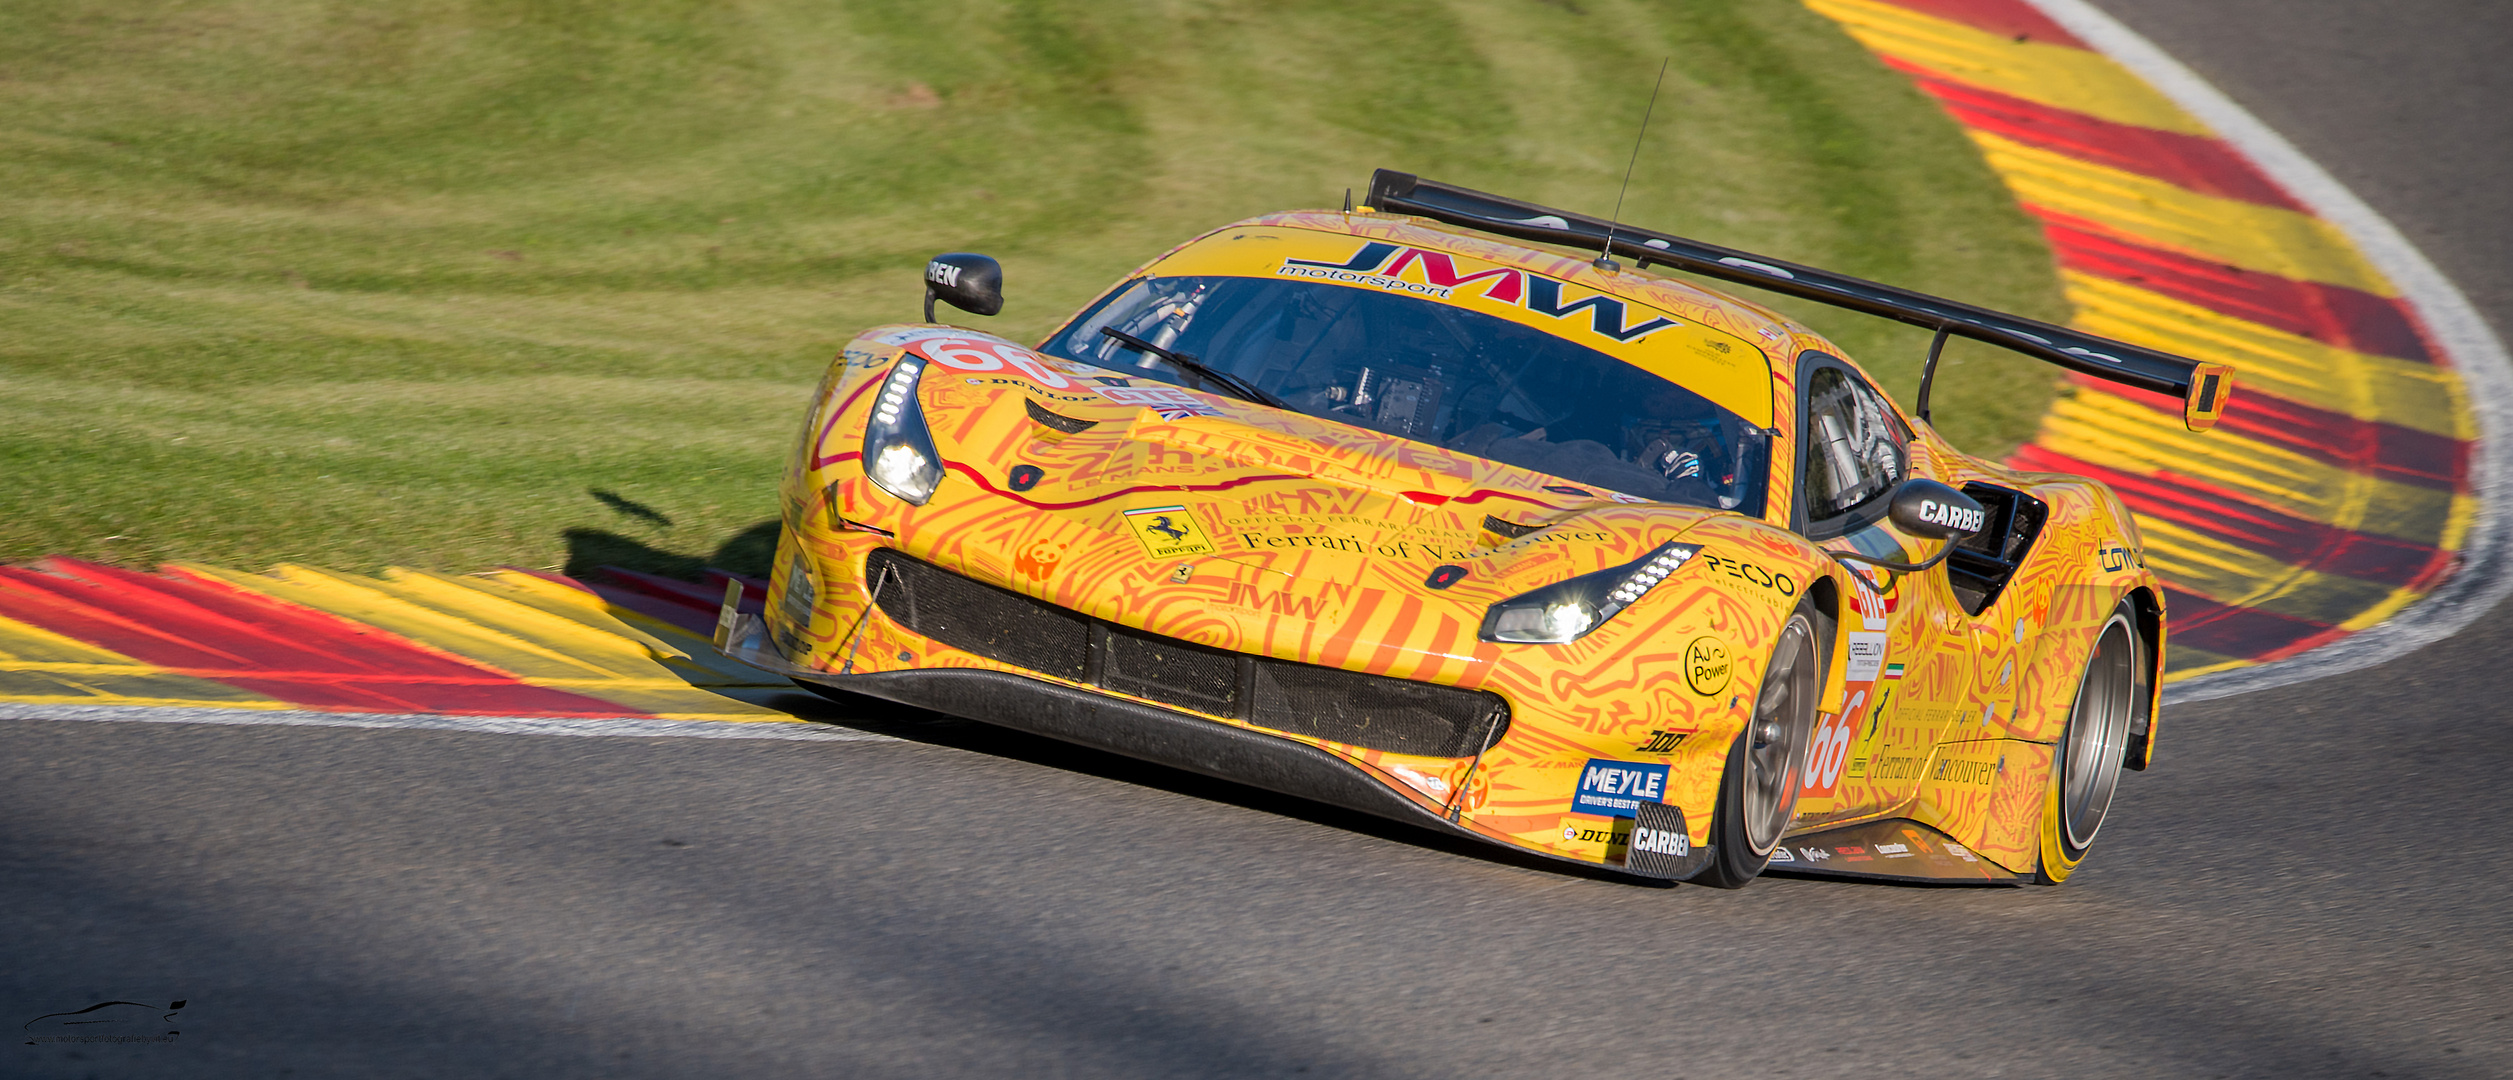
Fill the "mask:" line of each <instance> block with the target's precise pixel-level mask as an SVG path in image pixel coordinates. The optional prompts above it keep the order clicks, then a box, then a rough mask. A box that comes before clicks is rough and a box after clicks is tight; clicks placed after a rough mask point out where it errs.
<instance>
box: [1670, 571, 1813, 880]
mask: <svg viewBox="0 0 2513 1080" xmlns="http://www.w3.org/2000/svg"><path fill="white" fill-rule="evenodd" d="M1817 624H1818V617H1817V614H1816V611H1815V608H1814V605H1812V604H1809V603H1805V602H1803V601H1801V602H1800V603H1799V604H1798V607H1797V610H1796V611H1794V612H1791V613H1790V614H1789V621H1788V622H1786V623H1784V624H1782V625H1781V628H1780V640H1779V641H1778V642H1776V643H1775V644H1773V645H1772V648H1771V662H1770V663H1769V664H1767V665H1765V666H1764V667H1763V684H1762V687H1761V689H1759V690H1756V691H1755V692H1754V715H1753V716H1752V717H1750V718H1749V719H1747V721H1746V724H1745V730H1744V731H1742V732H1739V733H1737V737H1736V741H1735V742H1734V743H1731V744H1730V745H1729V747H1728V763H1727V767H1726V768H1725V769H1723V770H1721V772H1720V777H1719V803H1718V806H1717V807H1716V808H1715V809H1713V810H1712V811H1711V815H1710V845H1711V858H1710V861H1709V863H1708V864H1707V865H1705V866H1703V867H1702V869H1701V871H1700V872H1699V873H1697V874H1695V875H1693V877H1692V879H1691V880H1692V882H1693V883H1694V884H1696V885H1708V886H1711V887H1712V888H1718V889H1742V888H1744V887H1745V885H1746V883H1747V882H1750V881H1752V880H1754V878H1755V877H1756V876H1758V875H1760V874H1761V873H1762V872H1763V867H1765V866H1768V865H1770V863H1771V851H1772V849H1773V848H1776V847H1778V846H1780V838H1781V836H1782V835H1784V834H1786V833H1787V832H1788V831H1789V821H1790V819H1791V818H1792V817H1794V816H1795V815H1796V813H1797V792H1798V782H1797V774H1798V770H1800V769H1802V768H1804V767H1805V765H1806V761H1805V758H1806V740H1807V737H1808V734H1809V733H1810V732H1812V731H1813V730H1814V727H1815V699H1816V696H1817V695H1818V694H1819V693H1821V692H1822V689H1823V678H1824V670H1823V669H1824V650H1825V645H1826V642H1824V641H1823V639H1822V638H1821V637H1820V636H1819V635H1818V632H1817V630H1816V626H1817Z"/></svg>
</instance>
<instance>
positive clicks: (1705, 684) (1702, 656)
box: [1684, 637, 1731, 697]
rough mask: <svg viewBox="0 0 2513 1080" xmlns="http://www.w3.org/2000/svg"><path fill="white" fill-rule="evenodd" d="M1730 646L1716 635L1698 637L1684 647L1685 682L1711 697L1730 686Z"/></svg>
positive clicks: (1705, 695)
mask: <svg viewBox="0 0 2513 1080" xmlns="http://www.w3.org/2000/svg"><path fill="white" fill-rule="evenodd" d="M1730 666H1731V665H1730V664H1729V663H1728V646H1727V645H1726V644H1725V643H1723V642H1721V641H1720V640H1719V639H1718V638H1714V637H1697V638H1694V639H1693V642H1692V644H1690V645H1686V646H1685V647H1684V682H1685V685H1687V686H1690V687H1692V688H1693V692H1694V693H1696V694H1700V695H1701V696H1703V697H1709V696H1711V695H1713V694H1716V693H1718V692H1719V691H1721V690H1725V689H1727V688H1728V672H1729V668H1730Z"/></svg>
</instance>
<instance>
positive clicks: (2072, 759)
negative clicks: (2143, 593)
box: [2059, 616, 2137, 851]
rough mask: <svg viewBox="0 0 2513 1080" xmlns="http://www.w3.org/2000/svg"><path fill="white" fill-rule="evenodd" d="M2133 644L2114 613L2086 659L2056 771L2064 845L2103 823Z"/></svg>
mask: <svg viewBox="0 0 2513 1080" xmlns="http://www.w3.org/2000/svg"><path fill="white" fill-rule="evenodd" d="M2136 687H2137V646H2136V639H2135V638H2134V637H2133V636H2132V635H2131V634H2130V632H2129V623H2128V621H2127V620H2126V619H2123V618H2121V617H2119V616H2114V617H2113V618H2112V621H2111V623H2110V624H2109V625H2107V626H2105V627H2104V628H2103V635H2102V637H2101V638H2099V639H2097V641H2096V643H2095V647H2094V657H2093V659H2091V660H2089V661H2088V662H2087V663H2086V671H2085V682H2084V684H2083V685H2081V686H2079V687H2078V688H2077V702H2076V707H2075V708H2074V710H2073V711H2072V712H2071V714H2070V716H2069V718H2068V733H2069V739H2068V748H2067V751H2066V753H2067V760H2066V761H2065V762H2064V763H2063V765H2062V766H2061V772H2060V806H2059V809H2060V824H2061V827H2062V828H2064V829H2065V830H2066V832H2067V839H2068V846H2069V847H2071V848H2073V849H2076V850H2080V851H2082V850H2084V849H2085V848H2086V846H2087V845H2090V844H2092V843H2093V842H2094V836H2095V834H2096V833H2097V832H2099V831H2101V830H2102V828H2103V818H2104V816H2105V815H2106V814H2108V813H2109V812H2110V811H2111V806H2112V793H2113V792H2114V791H2116V790H2118V789H2119V787H2120V769H2121V763H2122V760H2123V758H2124V757H2125V755H2126V754H2127V752H2128V748H2129V718H2130V714H2131V711H2132V710H2133V709H2135V708H2136V701H2135V700H2134V699H2135V697H2136Z"/></svg>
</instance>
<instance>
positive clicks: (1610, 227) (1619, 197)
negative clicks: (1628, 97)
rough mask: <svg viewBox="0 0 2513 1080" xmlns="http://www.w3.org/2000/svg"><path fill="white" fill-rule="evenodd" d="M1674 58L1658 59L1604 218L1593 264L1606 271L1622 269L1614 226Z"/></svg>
mask: <svg viewBox="0 0 2513 1080" xmlns="http://www.w3.org/2000/svg"><path fill="white" fill-rule="evenodd" d="M1674 59H1675V58H1674V57H1672V56H1669V57H1666V58H1665V59H1662V60H1660V61H1658V81H1657V82H1655V83H1651V84H1650V86H1649V107H1648V108H1646V109H1643V110H1641V114H1640V134H1639V135H1636V136H1633V137H1632V160H1630V161H1628V162H1625V163H1624V165H1623V189H1622V190H1621V191H1617V192H1615V193H1614V216H1613V217H1610V218H1607V219H1606V246H1605V248H1604V249H1603V250H1601V251H1599V252H1597V261H1596V263H1595V264H1594V265H1595V266H1596V268H1597V269H1599V270H1603V271H1605V272H1607V273H1613V272H1615V271H1618V270H1621V269H1623V267H1622V266H1621V264H1618V263H1616V262H1615V261H1614V230H1615V227H1616V226H1618V225H1620V224H1622V221H1623V196H1624V195H1626V194H1629V193H1630V192H1631V190H1632V169H1633V167H1634V166H1637V165H1639V164H1640V144H1641V140H1643V139H1647V138H1648V137H1649V117H1650V114H1652V113H1655V112H1657V111H1658V90H1659V88H1661V87H1664V86H1665V85H1666V84H1667V63H1668V62H1669V61H1672V60H1674Z"/></svg>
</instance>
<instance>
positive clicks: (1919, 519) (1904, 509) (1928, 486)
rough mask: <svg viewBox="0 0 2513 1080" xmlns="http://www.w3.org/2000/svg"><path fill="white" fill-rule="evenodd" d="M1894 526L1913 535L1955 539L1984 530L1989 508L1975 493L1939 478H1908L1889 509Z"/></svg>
mask: <svg viewBox="0 0 2513 1080" xmlns="http://www.w3.org/2000/svg"><path fill="white" fill-rule="evenodd" d="M1885 516H1886V517H1889V518H1891V519H1893V523H1894V527H1895V528H1898V529H1901V530H1902V531H1904V532H1906V533H1910V534H1911V535H1913V536H1925V537H1928V538H1929V539H1932V540H1954V539H1958V538H1960V537H1965V536H1970V535H1972V534H1973V533H1976V532H1979V531H1981V528H1982V527H1983V526H1985V525H1987V524H1989V511H1987V510H1983V509H1981V504H1980V503H1977V502H1974V501H1972V497H1971V496H1969V495H1966V494H1964V493H1962V492H1960V491H1957V490H1955V489H1954V488H1951V487H1948V486H1946V485H1944V484H1940V483H1938V482H1937V481H1935V480H1905V481H1903V482H1902V486H1901V487H1899V488H1896V489H1894V493H1893V505H1892V506H1890V507H1888V508H1887V509H1886V511H1885Z"/></svg>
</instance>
